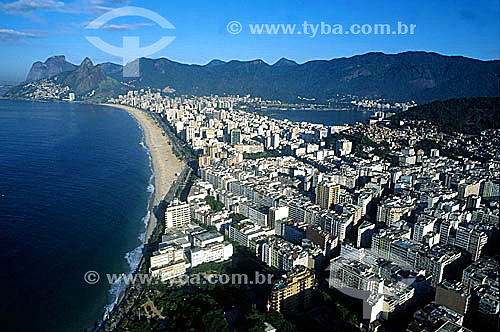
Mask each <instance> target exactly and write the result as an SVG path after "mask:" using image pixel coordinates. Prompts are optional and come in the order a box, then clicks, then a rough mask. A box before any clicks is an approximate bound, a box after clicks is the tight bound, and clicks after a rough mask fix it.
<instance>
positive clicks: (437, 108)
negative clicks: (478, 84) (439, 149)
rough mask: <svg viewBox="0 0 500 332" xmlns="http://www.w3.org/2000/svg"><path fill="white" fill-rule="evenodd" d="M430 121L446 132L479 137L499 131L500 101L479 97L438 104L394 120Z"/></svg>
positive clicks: (421, 108)
mask: <svg viewBox="0 0 500 332" xmlns="http://www.w3.org/2000/svg"><path fill="white" fill-rule="evenodd" d="M405 119H412V120H427V121H429V122H432V123H433V124H435V125H437V126H438V127H439V128H440V130H441V131H443V132H447V133H450V132H460V133H465V134H479V133H480V132H481V131H483V130H485V129H492V128H500V98H499V97H476V98H458V99H450V100H445V101H435V102H432V103H429V104H424V105H419V106H415V107H412V108H410V109H409V110H408V111H406V112H403V113H400V114H397V115H395V116H394V121H399V120H405Z"/></svg>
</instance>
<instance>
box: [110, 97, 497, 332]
mask: <svg viewBox="0 0 500 332" xmlns="http://www.w3.org/2000/svg"><path fill="white" fill-rule="evenodd" d="M111 102H114V103H120V104H126V105H131V106H134V107H138V108H141V109H144V110H147V111H149V112H151V113H153V114H155V116H156V118H157V119H161V120H160V121H163V122H162V123H163V124H164V126H165V127H164V128H165V130H166V131H168V132H172V133H173V134H174V135H175V137H176V139H178V140H179V141H180V142H182V143H181V144H179V145H176V146H178V147H180V148H182V149H187V150H186V151H189V153H192V154H193V155H194V156H195V160H196V161H197V165H196V170H195V172H196V175H197V178H196V179H195V180H193V183H192V186H191V188H190V190H189V193H187V195H186V197H185V198H186V200H185V202H179V201H173V202H172V203H171V204H170V205H169V206H168V207H167V208H166V213H165V223H166V224H165V230H166V232H167V234H168V233H169V232H171V231H179V232H181V234H180V235H179V237H178V238H176V239H168V238H165V239H163V241H162V243H161V244H160V247H159V250H158V252H157V253H155V255H154V256H153V257H152V258H151V272H152V273H153V274H154V275H158V276H161V278H163V279H165V278H166V279H168V278H171V277H172V276H175V275H178V274H180V273H183V271H189V269H190V268H192V267H196V266H198V265H201V264H203V263H206V262H222V261H226V260H228V259H230V257H231V255H232V254H233V245H237V246H243V247H246V248H247V249H248V250H249V251H250V252H251V254H252V255H255V258H254V259H257V260H258V261H259V262H261V263H262V264H263V265H264V266H266V267H268V268H269V269H272V270H273V271H275V273H276V274H277V275H278V276H283V278H282V279H280V282H278V283H276V284H275V285H274V286H273V288H272V291H271V293H270V295H269V309H270V310H276V311H280V312H294V311H297V310H299V311H300V310H307V308H308V307H313V306H314V303H312V302H311V294H312V292H313V289H314V285H315V281H314V280H315V276H318V275H324V271H325V269H328V276H327V278H326V279H328V282H327V283H325V282H323V283H319V284H320V285H321V287H320V288H322V290H323V291H326V292H333V293H334V294H337V295H339V294H342V296H343V297H344V298H345V297H348V298H351V299H352V301H354V300H356V301H361V303H362V304H363V305H362V307H360V309H359V311H358V312H357V316H359V317H360V321H361V325H362V327H363V328H364V329H366V330H368V329H373V330H376V328H377V326H381V325H387V326H390V324H391V321H392V320H393V319H395V318H398V317H400V316H401V315H400V314H401V313H407V314H408V313H411V314H412V315H411V316H412V317H413V318H412V319H411V321H407V322H406V323H405V324H406V325H407V331H468V328H470V327H471V324H472V325H473V323H471V322H474V321H475V320H477V319H482V320H483V321H485V322H488V323H489V324H490V325H491V326H497V325H496V324H498V313H499V301H498V290H499V286H498V263H497V258H498V257H496V256H495V255H498V250H496V251H495V241H497V239H498V214H499V202H498V199H499V186H500V185H499V184H500V181H499V175H500V160H499V155H500V154H499V153H498V152H499V151H500V147H499V146H498V145H491V144H490V143H491V141H492V140H493V141H495V139H494V138H493V137H495V135H496V134H498V131H485V132H483V133H481V135H479V136H478V138H477V139H476V140H474V141H472V140H470V139H469V138H468V137H467V136H466V135H463V134H460V133H455V134H443V133H441V132H440V131H439V130H438V129H437V128H436V127H435V126H433V125H431V124H429V123H426V122H419V121H413V120H411V121H407V122H404V121H401V122H398V123H393V122H391V120H390V118H389V116H390V115H391V110H390V109H387V110H385V111H384V112H376V113H375V114H374V116H373V117H372V118H371V119H370V121H369V123H368V124H362V123H356V124H354V125H345V126H326V125H322V124H315V123H309V122H291V121H289V120H278V119H273V118H270V117H267V116H264V115H262V114H260V113H259V112H251V111H249V110H248V108H249V107H250V106H255V105H258V106H259V107H260V108H262V107H265V105H266V103H268V102H270V101H266V100H262V99H260V98H256V97H251V96H207V97H179V96H171V95H169V94H165V93H163V92H160V91H158V92H153V91H150V90H147V89H145V90H140V91H129V92H128V93H127V94H126V95H122V96H120V97H119V98H116V99H112V100H111ZM457 144H459V145H466V146H467V153H468V155H469V156H474V158H472V157H464V156H463V155H461V154H459V153H457V154H456V155H453V154H450V153H449V151H450V149H452V148H453V147H454V146H456V145H457ZM486 147H487V148H488V149H489V150H490V152H492V153H494V154H495V153H496V156H497V157H496V158H493V159H491V158H490V159H488V160H482V159H481V156H482V154H483V152H482V151H483V149H485V148H486ZM195 223H196V224H200V225H203V226H204V227H208V228H210V229H211V231H207V230H204V229H202V230H199V229H197V227H199V226H195V225H194V224H195ZM214 232H215V233H214ZM167 234H165V235H164V237H165V236H167V237H168V236H170V235H167ZM180 248H182V250H181V249H180ZM181 251H182V252H183V256H181V255H180V253H181ZM398 319H399V318H398ZM400 328H402V329H403V327H401V326H400Z"/></svg>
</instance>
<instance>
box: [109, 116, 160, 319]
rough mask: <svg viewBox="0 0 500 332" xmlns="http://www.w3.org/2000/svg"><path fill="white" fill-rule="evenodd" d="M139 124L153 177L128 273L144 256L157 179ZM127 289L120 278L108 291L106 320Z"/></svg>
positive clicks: (133, 269)
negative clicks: (155, 179) (154, 183)
mask: <svg viewBox="0 0 500 332" xmlns="http://www.w3.org/2000/svg"><path fill="white" fill-rule="evenodd" d="M137 124H138V127H139V128H140V129H141V132H142V138H141V142H140V143H139V145H140V146H141V147H142V148H143V149H144V150H146V153H147V155H148V159H149V169H150V171H151V176H150V177H149V183H148V187H147V193H148V194H149V197H148V206H147V212H146V215H145V216H144V217H142V219H141V220H142V222H143V223H144V232H141V233H140V234H139V236H138V239H139V240H140V242H141V244H140V245H139V246H138V247H136V248H135V249H133V250H132V251H129V252H127V253H126V254H125V259H126V261H127V263H128V265H129V269H130V270H129V271H128V273H132V272H135V271H136V270H137V267H138V266H139V263H140V261H141V255H142V251H143V249H144V243H145V240H146V229H147V227H148V224H149V221H150V219H151V201H152V198H153V195H154V191H155V186H154V185H153V180H154V177H155V172H154V170H153V159H152V157H151V153H150V151H149V149H148V146H147V145H146V144H145V137H144V131H143V130H142V127H141V125H140V123H139V122H137ZM126 287H127V285H126V284H125V282H124V281H123V279H122V278H120V279H119V280H117V281H116V282H115V283H114V284H112V285H111V288H110V289H109V291H108V294H109V298H110V302H111V303H110V304H108V305H107V306H105V314H104V318H106V317H107V315H108V314H109V313H110V312H111V311H112V310H113V308H114V307H115V305H116V304H117V302H118V297H119V296H120V294H122V292H123V291H124V290H125V289H126Z"/></svg>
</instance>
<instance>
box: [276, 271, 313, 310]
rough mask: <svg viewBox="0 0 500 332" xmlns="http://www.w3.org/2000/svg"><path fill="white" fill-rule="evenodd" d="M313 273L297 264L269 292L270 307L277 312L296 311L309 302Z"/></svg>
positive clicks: (302, 308)
mask: <svg viewBox="0 0 500 332" xmlns="http://www.w3.org/2000/svg"><path fill="white" fill-rule="evenodd" d="M313 288H314V273H313V272H312V271H311V270H309V269H307V268H306V267H304V266H301V265H298V266H296V267H295V268H294V269H293V270H291V271H290V272H288V273H287V274H286V276H284V277H283V278H282V279H280V280H279V281H277V282H275V284H274V286H273V290H272V292H271V299H270V302H271V309H272V310H275V311H279V312H297V311H299V310H304V309H307V308H308V307H309V306H310V304H311V296H312V290H313Z"/></svg>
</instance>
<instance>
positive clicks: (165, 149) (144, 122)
mask: <svg viewBox="0 0 500 332" xmlns="http://www.w3.org/2000/svg"><path fill="white" fill-rule="evenodd" d="M101 105H103V106H109V107H114V108H119V109H122V110H125V111H127V112H128V113H129V114H130V115H132V116H133V117H134V118H135V119H136V120H137V121H138V122H139V124H140V126H141V128H142V131H143V133H144V137H145V144H146V146H147V148H148V150H149V154H150V156H151V159H152V166H153V172H154V179H153V184H154V187H155V188H154V193H153V197H152V202H151V204H150V206H149V210H150V215H151V216H150V219H149V223H148V225H147V227H146V235H145V238H144V243H148V241H149V238H150V237H151V234H152V233H153V230H154V229H155V227H156V224H157V223H158V221H157V220H156V216H155V215H154V213H153V208H154V207H155V206H157V205H158V204H159V203H160V202H161V201H162V200H163V198H164V197H165V195H166V194H167V192H168V191H169V189H170V186H171V185H172V184H173V183H174V182H175V180H176V176H175V173H180V172H181V171H182V169H183V168H184V166H185V163H184V162H183V161H180V160H179V159H177V157H176V156H175V155H174V153H173V152H172V147H171V145H170V144H169V140H168V138H167V136H164V135H163V131H162V129H160V127H158V126H157V125H156V123H155V121H154V120H153V119H152V118H151V116H149V114H147V113H146V112H144V111H141V110H138V109H137V108H133V107H130V106H126V105H119V104H101Z"/></svg>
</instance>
